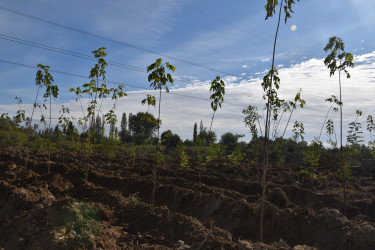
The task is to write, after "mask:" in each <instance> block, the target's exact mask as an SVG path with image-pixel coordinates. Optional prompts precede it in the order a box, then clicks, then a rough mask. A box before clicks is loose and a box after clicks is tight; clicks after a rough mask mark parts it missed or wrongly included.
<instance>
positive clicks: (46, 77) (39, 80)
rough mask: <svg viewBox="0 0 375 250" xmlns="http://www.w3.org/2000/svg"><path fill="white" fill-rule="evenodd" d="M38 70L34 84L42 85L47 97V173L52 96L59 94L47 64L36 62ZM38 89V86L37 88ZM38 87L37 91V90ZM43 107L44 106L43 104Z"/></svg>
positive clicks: (49, 155) (49, 156) (49, 153)
mask: <svg viewBox="0 0 375 250" xmlns="http://www.w3.org/2000/svg"><path fill="white" fill-rule="evenodd" d="M38 68H40V70H38V72H37V73H36V79H35V82H36V85H39V86H44V87H45V88H46V91H45V93H44V95H43V97H44V102H46V101H47V100H48V99H49V124H48V174H50V161H51V150H50V148H51V145H50V140H51V138H50V137H51V120H52V98H53V99H54V100H55V99H56V98H57V97H58V95H59V87H58V86H57V85H52V83H53V82H54V80H53V77H52V75H51V74H50V73H49V66H44V65H42V64H38ZM39 89H40V88H39ZM39 89H38V92H39ZM43 106H44V107H46V106H45V105H44V104H43Z"/></svg>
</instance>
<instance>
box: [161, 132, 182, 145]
mask: <svg viewBox="0 0 375 250" xmlns="http://www.w3.org/2000/svg"><path fill="white" fill-rule="evenodd" d="M161 144H162V145H163V146H165V147H166V148H167V149H171V148H177V146H179V145H181V144H182V140H181V138H180V136H178V134H173V133H172V131H171V130H167V131H164V132H163V133H162V134H161Z"/></svg>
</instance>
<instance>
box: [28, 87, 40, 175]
mask: <svg viewBox="0 0 375 250" xmlns="http://www.w3.org/2000/svg"><path fill="white" fill-rule="evenodd" d="M40 88H41V87H40V85H39V88H38V91H37V93H36V97H35V101H34V105H33V111H32V112H31V117H30V125H29V129H28V130H27V140H29V137H30V132H31V126H32V124H33V116H34V111H35V105H36V101H37V100H38V95H39V91H40ZM29 155H30V152H29V147H28V146H27V147H26V163H25V169H26V168H27V163H28V162H29Z"/></svg>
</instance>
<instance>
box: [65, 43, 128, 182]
mask: <svg viewBox="0 0 375 250" xmlns="http://www.w3.org/2000/svg"><path fill="white" fill-rule="evenodd" d="M92 53H93V54H94V57H95V58H96V59H97V63H96V64H95V65H94V67H93V68H91V70H90V75H89V79H90V82H89V83H84V84H83V85H82V89H81V88H80V87H77V88H70V89H69V91H70V92H74V93H75V94H76V101H79V102H80V105H81V110H82V115H83V117H81V118H79V119H78V125H79V126H81V127H82V128H83V132H84V133H83V134H84V136H83V137H82V148H83V150H84V154H85V155H86V156H87V157H88V161H87V169H86V180H87V177H88V172H89V169H90V163H89V162H90V155H91V153H92V152H91V144H92V143H93V142H94V139H95V138H98V137H99V134H100V133H99V129H98V127H99V126H101V124H98V122H97V119H96V116H95V114H98V115H99V114H100V113H101V108H102V104H103V101H104V99H106V98H107V97H108V96H111V99H112V100H115V103H114V105H113V107H112V108H111V109H110V110H109V111H108V112H107V113H105V114H104V118H105V121H106V123H107V124H110V125H111V126H114V125H115V124H116V122H117V117H116V114H115V109H116V104H117V100H118V98H122V97H124V96H126V93H124V91H123V88H124V85H123V84H120V85H118V86H117V88H107V81H106V70H105V69H106V67H107V65H108V64H107V62H106V61H105V59H104V58H105V57H106V56H107V53H106V52H105V47H101V48H98V49H97V50H94V51H92ZM83 95H86V96H87V99H88V102H87V108H86V112H87V114H85V110H84V108H83V104H82V101H81V99H82V97H83ZM98 99H99V100H101V102H100V105H98ZM87 122H88V123H89V127H87ZM112 136H113V133H112Z"/></svg>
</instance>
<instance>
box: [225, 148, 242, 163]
mask: <svg viewBox="0 0 375 250" xmlns="http://www.w3.org/2000/svg"><path fill="white" fill-rule="evenodd" d="M243 159H244V154H243V153H242V149H241V148H240V147H236V148H235V149H234V151H233V152H232V153H231V154H230V155H228V160H229V161H230V162H231V163H232V164H233V165H234V166H235V167H237V166H238V165H239V164H240V162H241V161H242V160H243Z"/></svg>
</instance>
